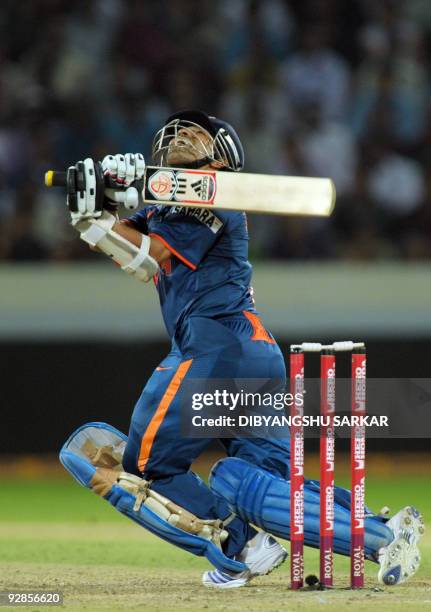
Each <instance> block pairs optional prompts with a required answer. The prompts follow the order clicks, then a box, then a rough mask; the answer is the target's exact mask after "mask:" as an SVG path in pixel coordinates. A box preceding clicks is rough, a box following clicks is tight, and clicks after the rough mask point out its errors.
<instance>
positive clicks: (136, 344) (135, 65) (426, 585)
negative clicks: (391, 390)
mask: <svg viewBox="0 0 431 612" xmlns="http://www.w3.org/2000/svg"><path fill="white" fill-rule="evenodd" d="M0 34H1V35H0V373H1V374H0V380H1V417H0V490H1V492H2V495H1V504H0V591H2V590H8V589H24V588H28V589H31V590H39V591H40V590H41V589H42V588H50V589H51V590H62V591H63V592H64V595H65V605H66V607H67V608H68V609H73V610H82V609H90V610H95V609H98V608H99V607H103V608H104V609H108V610H114V609H123V608H127V607H134V608H136V607H138V606H139V607H143V606H145V608H146V609H151V610H154V611H156V610H160V611H163V612H167V611H169V610H174V609H175V610H176V611H178V610H179V609H181V610H182V609H184V610H185V609H187V610H193V611H196V610H208V609H217V610H218V609H225V608H226V597H225V595H226V593H224V592H222V593H219V592H211V593H208V592H207V591H206V590H205V589H202V588H199V579H200V574H201V572H202V571H203V570H204V569H206V568H207V564H206V562H205V561H203V560H202V559H199V558H197V557H192V556H191V555H187V554H186V553H185V552H182V551H180V550H178V549H175V548H174V547H172V546H169V545H168V544H166V543H164V542H162V541H160V540H158V539H157V538H155V537H153V536H152V535H151V534H149V533H147V532H145V530H143V529H141V528H140V527H138V526H137V525H134V524H132V522H131V521H128V520H126V519H125V518H124V517H122V516H121V515H119V514H118V513H116V512H114V511H113V509H112V508H111V507H109V506H108V504H106V503H105V502H102V501H101V500H100V499H98V498H97V497H96V496H95V495H91V494H90V493H89V492H88V491H85V490H84V489H83V488H82V487H80V486H78V485H77V483H76V482H74V481H73V480H72V479H71V478H70V476H69V475H68V474H66V472H65V471H64V470H63V468H62V467H61V465H60V464H59V462H58V460H57V453H58V450H59V448H60V446H61V444H62V443H63V441H64V439H65V438H66V437H67V436H68V435H69V434H70V433H71V431H73V429H74V428H75V427H77V426H79V425H81V424H82V423H84V422H85V421H88V420H105V421H108V422H110V423H112V424H113V425H115V426H117V427H119V428H121V429H123V430H126V429H127V426H128V421H129V417H130V413H131V410H132V407H133V404H134V402H135V400H136V398H137V397H138V395H139V393H140V390H141V387H142V386H143V384H144V383H145V380H146V378H147V377H148V375H149V374H150V373H151V371H152V369H153V368H154V367H155V366H156V365H157V364H158V362H159V360H160V358H161V357H162V356H163V355H164V354H165V352H166V351H167V349H168V340H167V337H166V333H165V331H164V329H163V325H162V321H161V316H160V313H159V311H158V304H157V296H156V292H155V291H154V289H153V288H152V287H151V286H143V285H141V284H139V283H137V282H136V281H133V280H132V279H130V278H128V277H127V276H126V275H124V274H123V273H122V272H120V271H119V270H118V269H117V268H115V266H113V265H112V263H111V262H109V261H107V260H106V259H105V258H103V257H102V256H99V255H97V254H95V253H90V251H89V250H88V249H87V248H86V247H85V245H84V244H83V243H81V242H80V241H79V240H78V239H77V237H76V235H75V233H74V232H73V231H72V230H71V228H70V227H69V225H68V215H67V210H66V207H65V202H64V194H62V192H61V190H46V189H45V188H44V186H43V175H44V172H45V171H46V170H47V169H48V168H54V169H59V170H61V169H64V168H66V167H67V166H68V165H70V164H73V163H75V162H76V161H77V160H79V159H82V158H83V157H86V156H92V157H94V158H96V159H101V158H102V157H103V156H104V155H105V154H106V153H108V152H109V153H112V152H114V153H115V152H127V151H130V152H135V151H141V152H143V153H144V154H146V155H147V156H148V155H149V152H150V145H151V138H152V135H153V133H154V132H155V130H156V129H158V128H159V127H160V125H161V123H162V122H163V120H164V119H165V118H166V117H167V116H168V115H169V113H170V112H171V111H173V110H176V109H178V108H181V107H198V108H202V109H204V110H207V111H209V112H210V113H213V114H215V115H219V116H221V117H223V118H226V119H227V120H228V121H231V122H232V123H233V124H234V125H235V127H236V128H237V129H238V132H239V134H240V135H241V138H242V140H243V143H244V146H245V149H246V170H247V171H250V172H267V173H285V174H299V175H305V176H307V175H311V176H313V175H315V176H319V175H322V176H332V177H333V178H334V179H335V182H336V184H337V190H338V201H337V207H336V212H335V214H334V216H333V217H332V218H331V219H328V220H316V219H311V220H304V219H282V218H280V217H279V218H267V217H258V216H252V215H249V226H250V235H251V242H250V250H251V260H252V262H253V264H254V267H255V275H254V281H253V286H254V290H255V295H256V302H257V306H258V308H259V309H260V310H261V311H262V313H263V319H264V322H265V324H266V325H267V326H268V327H269V328H270V329H271V330H272V331H273V332H274V334H275V335H276V337H277V339H278V340H279V341H280V343H281V346H282V348H283V350H284V352H285V354H286V355H287V348H288V345H289V343H291V342H296V341H303V340H322V341H325V340H337V339H347V338H352V339H361V340H365V341H366V342H367V345H368V349H369V354H368V371H369V374H370V375H371V376H375V377H403V376H414V377H429V375H430V361H431V309H430V297H431V291H430V283H429V276H430V266H431V203H430V196H431V192H430V190H431V181H430V173H429V171H428V167H429V162H430V158H431V113H430V110H431V104H430V102H431V87H430V86H431V77H430V74H431V72H430V64H431V4H430V2H429V0H393V1H390V0H349V1H348V2H346V1H345V0H301V1H296V0H291V1H283V0H260V1H256V0H253V1H252V0H211V1H209V0H175V1H173V0H157V1H156V0H134V1H131V0H97V1H96V0H74V1H73V2H70V1H65V0H32V1H31V2H30V1H28V2H19V3H17V2H14V1H13V0H4V1H3V2H1V6H0ZM317 365H318V364H317V361H316V360H314V363H312V366H311V370H310V371H311V373H312V374H316V367H317ZM339 370H340V373H343V372H344V374H346V373H347V370H348V366H347V363H346V362H345V361H344V362H343V363H341V362H340V368H339ZM410 408H411V406H410V405H406V406H405V407H403V409H405V419H410V418H411V411H410ZM419 426H420V425H419ZM427 435H428V438H426V436H427ZM423 436H424V437H423V438H422V439H421V438H415V439H407V438H399V439H394V440H388V439H384V440H379V439H373V440H369V441H368V450H369V451H371V450H373V452H368V454H367V480H366V491H367V501H368V503H369V505H370V506H371V507H372V508H374V509H376V510H378V509H379V508H381V507H382V506H383V505H388V506H390V507H391V508H392V510H395V511H396V510H398V509H399V508H401V507H403V506H404V505H406V504H407V503H409V504H415V505H416V506H417V507H418V508H421V509H423V512H424V515H425V518H426V521H427V523H428V525H427V534H426V535H425V538H424V545H423V548H422V556H423V565H422V567H421V570H420V572H419V573H418V574H417V576H415V578H414V579H413V580H412V581H411V582H409V583H407V584H406V585H402V586H401V587H400V588H397V589H393V590H391V589H386V590H385V591H384V592H381V591H380V592H379V589H376V588H375V586H376V579H375V573H376V569H375V566H374V565H373V564H371V563H369V564H367V568H366V571H367V583H366V584H367V587H370V588H366V589H365V590H364V591H361V592H357V593H352V592H351V591H348V590H343V589H335V590H334V591H328V592H325V593H323V592H314V593H313V592H311V593H308V594H306V593H301V594H300V595H299V597H296V594H293V593H291V592H289V591H288V589H287V585H288V566H287V564H286V565H285V566H284V567H283V568H281V569H280V570H279V571H277V572H274V573H273V574H271V576H269V577H264V578H262V579H258V580H256V581H253V583H252V584H251V585H250V587H247V588H246V589H238V590H235V591H239V592H235V593H232V592H229V603H228V605H229V608H230V609H232V610H234V609H235V610H243V609H247V610H255V609H273V610H275V609H277V610H278V609H281V607H285V606H286V605H288V607H289V609H292V610H299V609H314V608H315V607H317V606H320V605H322V603H323V604H326V608H327V609H328V610H335V609H337V610H339V609H344V607H346V606H350V608H351V609H361V610H362V609H369V608H370V607H372V606H373V605H374V607H378V609H379V610H382V611H384V610H388V611H389V610H390V611H391V612H393V610H406V609H414V610H417V609H422V607H421V605H423V606H425V605H426V603H425V600H427V601H428V600H429V589H430V581H429V576H430V575H431V565H430V561H429V560H430V559H431V555H430V551H431V540H430V536H429V534H430V532H431V528H430V525H429V516H427V508H428V507H429V499H428V498H429V493H428V492H429V485H430V463H431V462H430V450H429V432H427V431H426V430H425V427H424V431H423ZM313 445H314V446H313ZM343 447H344V448H346V440H340V441H339V440H337V451H338V452H337V457H336V481H337V483H338V484H341V485H346V486H348V484H349V459H348V456H347V455H346V454H343V453H340V452H339V450H340V448H343ZM315 448H316V445H315V440H308V439H307V440H306V449H307V454H306V470H307V475H308V476H310V477H314V476H318V456H317V455H316V454H313V450H314V449H315ZM401 451H408V452H404V453H401ZM218 452H219V451H217V450H216V448H215V447H214V448H212V449H211V451H210V452H209V453H208V454H207V455H206V456H205V457H203V458H202V459H201V460H200V461H199V462H198V464H196V465H195V466H194V468H195V469H196V471H197V472H198V473H199V474H200V475H202V476H203V477H204V478H206V476H207V475H208V470H209V467H210V465H211V464H212V463H213V462H214V461H215V459H216V458H217V453H218ZM335 563H336V570H335V577H336V582H337V585H338V586H340V585H341V586H343V585H347V584H348V572H349V567H348V560H347V559H346V558H340V557H337V558H336V560H335ZM317 567H318V558H317V551H315V550H310V549H307V550H306V571H307V572H309V571H316V569H317ZM173 595H174V596H173Z"/></svg>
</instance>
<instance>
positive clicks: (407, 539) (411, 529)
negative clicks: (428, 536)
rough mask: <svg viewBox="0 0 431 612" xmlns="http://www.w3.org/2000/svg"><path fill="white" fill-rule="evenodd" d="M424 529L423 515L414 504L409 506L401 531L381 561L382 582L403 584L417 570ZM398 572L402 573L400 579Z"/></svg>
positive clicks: (389, 584) (403, 518)
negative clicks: (419, 546)
mask: <svg viewBox="0 0 431 612" xmlns="http://www.w3.org/2000/svg"><path fill="white" fill-rule="evenodd" d="M424 531H425V528H424V521H423V517H422V515H421V514H420V513H419V512H418V511H417V510H416V508H414V507H413V506H407V507H406V508H405V509H404V514H403V516H402V518H401V521H400V532H401V533H400V535H399V536H398V538H396V539H395V540H394V541H393V542H391V543H390V544H389V545H388V547H387V549H386V551H385V557H384V560H383V561H382V562H381V568H380V571H379V573H378V576H377V577H378V580H379V582H380V583H381V584H385V585H388V586H391V585H395V584H401V583H403V582H405V581H406V580H408V579H409V578H411V576H413V575H414V574H415V573H416V572H417V570H418V569H419V566H420V561H421V554H420V552H419V548H418V546H417V544H418V542H419V540H420V538H421V537H422V535H423V534H424ZM391 568H392V569H393V574H391ZM398 568H399V569H398ZM401 570H402V574H401V573H400V572H401ZM397 574H400V575H399V577H398V579H397Z"/></svg>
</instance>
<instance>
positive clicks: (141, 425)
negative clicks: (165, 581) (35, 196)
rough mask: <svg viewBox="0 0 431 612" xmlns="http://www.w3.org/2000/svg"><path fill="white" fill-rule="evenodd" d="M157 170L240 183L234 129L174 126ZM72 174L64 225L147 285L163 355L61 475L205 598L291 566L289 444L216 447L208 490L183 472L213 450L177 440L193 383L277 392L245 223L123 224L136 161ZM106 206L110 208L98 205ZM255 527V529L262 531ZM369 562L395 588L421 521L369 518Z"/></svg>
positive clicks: (341, 539) (64, 454)
mask: <svg viewBox="0 0 431 612" xmlns="http://www.w3.org/2000/svg"><path fill="white" fill-rule="evenodd" d="M153 162H154V164H155V165H159V166H162V167H163V166H165V167H169V166H170V167H176V168H187V169H196V170H197V169H200V170H216V171H219V172H239V171H240V170H241V169H242V168H243V165H244V152H243V148H242V145H241V142H240V139H239V137H238V135H237V133H236V132H235V130H234V129H233V128H232V126H231V125H229V124H228V123H226V122H225V121H222V120H220V119H218V118H215V117H211V116H209V115H207V114H206V113H204V112H201V111H183V112H178V113H175V114H174V115H172V116H170V117H169V118H168V119H167V121H166V123H165V125H164V126H163V127H162V128H161V130H160V131H159V132H157V134H156V135H155V137H154V141H153ZM73 168H74V169H75V170H76V172H74V173H70V175H69V176H70V177H72V178H71V179H70V180H69V181H68V185H67V190H68V195H67V203H68V207H69V210H70V214H71V222H72V225H73V227H74V228H75V229H76V230H77V232H78V233H79V235H80V238H81V239H82V240H84V241H85V242H86V243H87V244H89V245H90V247H91V248H93V249H96V250H99V251H101V252H103V253H105V254H106V255H108V256H110V257H112V258H113V259H114V260H115V262H116V263H117V264H118V265H119V266H120V267H121V269H122V270H123V271H125V272H126V273H128V274H130V275H132V276H135V277H136V279H137V280H139V281H143V282H148V281H150V280H153V282H154V284H155V287H156V290H157V292H158V294H159V298H160V306H161V310H162V315H163V319H164V322H165V325H166V329H167V332H168V334H169V336H170V338H171V341H172V346H171V350H170V353H169V354H168V355H167V357H166V358H165V359H164V360H163V361H162V362H161V363H160V364H159V365H158V366H157V367H156V369H155V370H154V372H153V374H152V376H151V377H150V379H149V380H148V381H147V383H146V385H145V387H144V389H143V391H142V394H141V396H140V398H139V399H138V401H137V403H136V406H135V408H134V411H133V414H132V418H131V423H130V429H129V433H128V436H125V435H124V434H123V433H122V432H120V431H118V430H116V429H115V428H114V427H112V426H110V425H108V424H105V423H88V424H86V425H83V426H82V427H80V428H79V429H78V430H77V431H75V432H74V433H73V434H72V435H71V436H70V438H69V439H68V440H67V442H66V443H65V445H64V446H63V448H62V450H61V453H60V458H61V461H62V463H63V465H64V466H65V467H66V469H68V470H69V471H70V472H71V473H72V475H73V476H74V477H75V478H76V479H77V480H78V481H79V482H80V484H82V485H84V486H86V487H88V488H90V489H92V490H93V491H94V492H96V493H97V494H99V495H101V496H102V497H104V498H105V499H106V500H107V501H109V502H110V503H111V504H112V505H113V506H114V507H116V509H117V510H119V511H120V512H122V513H123V514H125V515H126V516H128V517H129V518H131V519H132V520H134V521H136V522H137V523H139V524H140V525H142V526H143V527H145V528H146V529H148V530H149V531H151V532H152V533H154V534H156V535H157V536H159V537H161V538H163V539H164V540H166V541H168V542H170V543H171V544H173V545H175V546H179V547H181V548H183V549H184V550H187V551H189V552H191V553H193V554H197V555H201V556H206V557H207V559H208V560H209V561H210V563H211V564H212V565H213V566H214V568H213V569H211V570H209V571H206V572H205V573H204V574H203V577H202V582H203V584H204V585H205V586H207V587H215V588H220V589H225V588H232V587H241V586H243V585H245V584H247V583H248V582H249V581H250V580H252V579H253V578H254V577H255V576H259V575H264V574H268V573H269V572H271V571H272V570H273V569H274V568H276V567H277V566H279V565H280V564H281V563H283V561H284V560H285V559H286V557H287V552H286V550H285V549H284V548H283V547H282V546H281V545H280V544H279V543H278V542H277V541H276V540H275V539H274V537H273V535H275V536H280V537H283V538H287V539H289V536H290V525H289V523H290V516H289V507H290V502H289V496H290V485H289V478H290V473H289V463H290V451H289V439H288V437H286V438H283V439H277V440H275V439H268V438H259V437H251V438H229V439H228V438H224V439H220V440H219V442H220V444H221V445H222V447H223V448H224V451H225V453H226V455H227V457H226V458H224V459H222V460H221V461H219V462H218V463H217V464H216V465H215V466H214V467H213V469H212V473H211V478H210V485H209V486H207V485H206V484H205V483H204V482H203V481H202V480H201V479H200V478H199V477H198V476H197V475H196V474H195V473H194V472H192V471H191V469H190V467H191V465H192V463H193V462H194V461H195V459H196V458H197V457H199V455H201V454H202V453H203V452H204V451H205V450H206V448H207V447H208V446H209V444H210V443H211V440H210V439H207V438H190V437H182V436H181V433H180V406H181V397H182V392H183V387H184V381H185V380H187V379H189V380H193V379H203V380H208V379H234V378H240V379H241V378H242V379H245V378H248V379H250V378H253V379H265V380H274V381H277V383H276V384H277V385H278V389H279V390H280V391H283V388H284V384H285V379H286V373H285V364H284V360H283V356H282V354H281V351H280V349H279V347H278V345H277V343H276V341H275V340H274V338H273V336H272V335H271V333H270V332H269V331H268V330H267V329H266V328H265V327H264V325H263V323H262V321H261V319H260V317H259V314H258V313H257V311H256V309H255V306H254V301H253V297H252V290H251V286H250V282H251V274H252V268H251V265H250V263H249V261H248V239H249V238H248V232H247V222H246V216H245V213H242V212H228V211H222V212H221V211H216V212H213V211H211V210H208V209H199V208H195V209H194V208H185V207H181V206H178V205H177V206H166V205H150V206H146V207H144V208H142V209H141V210H139V211H138V212H136V213H135V214H133V215H132V216H130V217H129V218H128V219H126V220H122V221H120V220H119V218H118V216H117V214H116V205H115V202H114V201H112V199H109V193H111V192H109V191H106V192H104V191H103V190H102V191H103V192H102V193H100V189H99V190H98V189H96V182H95V175H96V174H97V173H98V172H99V173H103V179H104V180H105V181H109V184H110V187H111V189H114V190H117V191H121V190H126V189H127V188H129V187H130V186H131V185H136V184H139V181H141V180H142V178H143V175H144V171H145V161H144V157H143V156H142V155H141V154H131V153H127V154H125V155H122V154H117V155H107V156H106V157H105V158H104V159H103V161H102V163H101V164H98V163H95V162H94V161H93V160H91V159H86V160H84V161H82V162H78V163H77V164H76V166H75V167H72V169H73ZM106 194H108V196H107V195H106ZM254 526H258V527H260V528H261V530H260V531H258V530H257V529H255V527H254ZM365 532H366V535H365V553H366V558H367V559H369V560H371V561H374V562H377V563H378V564H379V570H378V579H379V581H380V582H382V583H385V584H398V583H401V582H403V581H405V580H406V579H407V578H409V577H410V576H411V575H413V574H414V573H415V572H416V570H417V569H418V567H419V561H420V555H419V551H418V547H417V543H418V540H419V537H420V535H421V533H422V532H423V522H422V518H421V516H420V514H419V513H418V512H417V511H416V510H415V509H414V508H412V507H410V506H408V507H406V508H404V509H403V510H401V511H400V512H399V513H398V514H396V515H395V516H394V517H393V518H392V519H390V520H388V519H387V518H385V517H383V516H380V515H376V514H373V513H372V512H371V511H369V510H368V509H367V515H366V519H365ZM304 535H305V544H307V545H309V546H313V547H319V483H318V482H316V481H310V480H306V485H305V527H304ZM334 550H335V552H337V553H339V554H343V555H349V554H350V492H349V491H346V490H345V489H341V488H336V491H335V538H334Z"/></svg>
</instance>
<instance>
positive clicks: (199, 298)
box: [127, 205, 255, 337]
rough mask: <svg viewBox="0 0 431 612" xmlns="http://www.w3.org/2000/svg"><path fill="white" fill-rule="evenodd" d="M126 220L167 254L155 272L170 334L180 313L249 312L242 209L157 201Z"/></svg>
mask: <svg viewBox="0 0 431 612" xmlns="http://www.w3.org/2000/svg"><path fill="white" fill-rule="evenodd" d="M127 222H129V223H130V224H131V225H133V226H134V227H135V228H136V229H138V230H139V231H141V232H143V233H145V234H148V235H149V236H152V237H157V238H158V239H159V240H161V242H163V244H164V245H165V246H166V247H167V248H168V249H169V250H170V251H171V253H172V254H173V256H172V257H170V259H168V260H167V261H166V262H164V263H163V264H162V265H161V269H160V272H159V274H158V275H157V277H156V278H155V284H156V287H157V291H158V293H159V298H160V305H161V308H162V314H163V319H164V322H165V325H166V329H167V331H168V334H169V336H170V337H173V335H174V334H175V332H180V330H181V325H182V322H183V321H184V319H185V318H186V317H191V316H201V317H202V316H203V317H220V316H227V315H234V314H237V313H240V312H242V311H243V310H248V311H252V312H255V309H254V305H253V299H252V290H251V287H250V280H251V274H252V267H251V264H250V263H249V261H248V231H247V219H246V215H245V213H238V212H228V211H222V212H221V211H217V212H213V211H211V210H209V209H206V208H185V207H182V206H163V205H158V206H147V207H145V208H143V209H142V210H140V211H138V212H137V213H135V214H134V215H133V216H131V217H129V219H128V220H127Z"/></svg>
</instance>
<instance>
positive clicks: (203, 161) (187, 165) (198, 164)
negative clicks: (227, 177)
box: [173, 157, 234, 172]
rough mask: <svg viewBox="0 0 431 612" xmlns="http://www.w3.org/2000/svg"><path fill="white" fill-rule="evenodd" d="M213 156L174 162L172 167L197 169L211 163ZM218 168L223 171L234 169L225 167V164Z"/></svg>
mask: <svg viewBox="0 0 431 612" xmlns="http://www.w3.org/2000/svg"><path fill="white" fill-rule="evenodd" d="M213 161H214V160H213V158H212V157H204V158H203V159H197V160H196V161H193V162H184V163H182V164H175V165H174V166H173V167H174V168H184V169H186V170H198V169H199V168H202V166H206V165H207V164H212V162H213ZM218 170H219V171H220V170H223V171H224V172H234V170H232V168H227V167H226V166H222V167H221V168H218Z"/></svg>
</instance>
